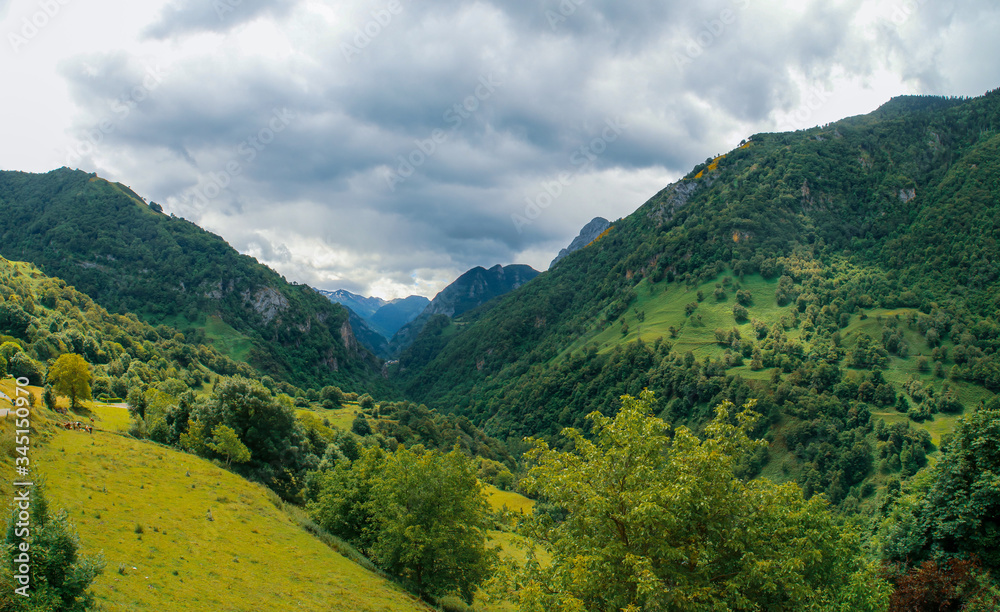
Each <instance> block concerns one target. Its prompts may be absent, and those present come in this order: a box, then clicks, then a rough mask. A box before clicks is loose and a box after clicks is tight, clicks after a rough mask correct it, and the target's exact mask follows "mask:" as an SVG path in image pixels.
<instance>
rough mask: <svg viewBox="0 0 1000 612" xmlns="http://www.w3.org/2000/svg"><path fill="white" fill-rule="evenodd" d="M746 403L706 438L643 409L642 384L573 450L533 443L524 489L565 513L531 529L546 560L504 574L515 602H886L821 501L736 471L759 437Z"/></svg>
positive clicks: (591, 605)
mask: <svg viewBox="0 0 1000 612" xmlns="http://www.w3.org/2000/svg"><path fill="white" fill-rule="evenodd" d="M752 406H753V403H752V402H751V403H748V404H747V405H746V406H744V410H743V411H742V412H740V413H739V414H735V415H734V414H732V413H733V405H732V404H729V403H726V404H723V405H722V406H720V407H719V408H718V410H717V416H716V418H715V419H714V420H713V421H712V422H711V423H710V424H709V425H708V427H707V428H706V429H705V437H704V439H703V440H702V439H699V438H698V437H697V436H696V435H695V434H694V433H693V432H692V431H690V430H688V429H687V428H684V427H680V428H677V429H676V430H673V431H671V429H670V427H669V426H668V425H667V424H666V423H665V422H663V421H662V420H660V419H657V418H654V417H650V416H647V415H648V414H649V413H650V412H651V411H653V409H654V398H653V394H652V393H651V392H649V391H644V392H643V393H642V394H641V395H640V397H639V398H638V399H635V398H633V397H630V396H625V397H623V398H622V409H621V411H620V412H619V413H618V415H617V416H616V417H614V418H609V417H604V416H601V415H600V414H598V413H594V414H592V415H590V417H589V418H590V419H591V420H592V421H593V426H594V439H593V441H591V440H589V439H587V438H585V437H584V436H583V434H581V433H580V432H579V431H577V430H574V429H567V430H565V432H564V434H565V436H566V438H568V441H569V443H570V447H571V448H572V450H571V451H567V452H562V451H557V450H553V449H552V448H550V447H549V446H548V444H546V443H545V442H542V441H536V442H535V446H534V448H533V449H532V450H530V451H529V452H528V454H527V455H528V458H529V461H531V462H533V463H534V464H535V466H534V467H533V468H532V469H531V471H530V472H529V475H528V477H527V480H526V482H525V486H526V487H527V488H528V490H529V491H530V492H532V493H535V494H537V495H540V496H541V497H542V498H544V499H546V500H548V501H550V502H551V503H552V504H555V505H556V506H557V507H559V508H562V509H563V510H564V511H565V512H566V518H565V520H563V521H562V522H554V521H553V520H552V519H551V518H550V517H549V516H548V515H537V516H536V519H535V521H534V522H533V524H532V526H531V527H530V529H529V532H530V534H531V535H532V536H534V537H535V538H536V539H537V540H538V541H539V542H541V543H543V544H544V545H545V547H546V548H547V549H548V550H549V552H550V553H551V555H552V562H551V564H547V565H544V566H543V565H541V564H539V563H537V562H534V561H529V563H528V564H527V565H526V566H525V567H524V568H523V569H520V570H512V573H511V575H510V576H508V578H507V582H506V586H507V588H508V589H509V592H510V593H511V594H512V596H513V597H514V598H515V599H516V601H517V603H518V605H519V606H520V609H521V610H524V611H531V612H542V611H546V612H553V611H569V610H573V611H595V612H596V611H602V612H603V611H611V610H615V611H618V610H630V611H633V610H634V611H638V610H646V611H659V610H664V611H668V610H669V611H673V610H676V611H678V612H679V611H684V612H691V611H697V610H772V611H778V610H844V611H846V610H852V611H859V610H881V609H884V608H885V605H886V603H887V601H888V592H889V591H888V585H887V584H886V583H885V582H884V581H883V580H881V579H880V578H879V577H878V571H877V567H876V566H875V565H874V564H873V563H870V562H868V561H866V559H865V558H864V557H863V555H862V552H861V547H860V542H859V538H858V535H857V534H856V533H855V532H854V531H852V530H851V529H847V528H845V527H843V526H842V525H840V524H839V523H838V521H837V520H836V519H835V518H834V516H833V515H832V514H831V513H830V511H829V510H828V508H827V503H826V502H825V501H824V500H823V499H822V498H821V497H814V498H813V499H811V500H809V501H806V500H805V499H804V498H803V496H802V492H801V491H800V490H799V488H798V487H797V486H795V485H794V484H790V483H787V484H783V485H777V484H774V483H773V482H771V481H768V480H766V479H761V480H754V481H750V482H745V481H743V480H741V479H739V478H738V477H737V476H736V475H735V469H736V467H737V463H738V461H739V459H740V458H741V457H742V456H744V455H746V454H748V453H751V452H753V450H754V449H755V448H756V447H757V446H758V445H760V444H761V442H757V441H753V440H751V439H750V437H749V436H748V432H749V430H750V428H751V427H752V426H753V424H754V422H755V421H756V420H757V418H758V415H757V414H755V413H754V412H752V411H751V408H752Z"/></svg>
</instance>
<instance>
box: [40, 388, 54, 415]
mask: <svg viewBox="0 0 1000 612" xmlns="http://www.w3.org/2000/svg"><path fill="white" fill-rule="evenodd" d="M42 403H43V404H45V407H46V408H48V409H49V410H55V409H56V393H55V391H53V390H52V385H45V389H43V390H42Z"/></svg>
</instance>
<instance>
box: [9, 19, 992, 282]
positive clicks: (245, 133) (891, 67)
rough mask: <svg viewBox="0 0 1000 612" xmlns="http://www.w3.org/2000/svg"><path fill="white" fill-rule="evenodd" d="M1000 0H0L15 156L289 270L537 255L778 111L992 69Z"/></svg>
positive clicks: (800, 114) (832, 113)
mask: <svg viewBox="0 0 1000 612" xmlns="http://www.w3.org/2000/svg"><path fill="white" fill-rule="evenodd" d="M997 32H1000V7H998V6H997V3H996V2H995V0H963V1H951V0H879V1H869V0H796V1H794V2H792V1H781V0H775V1H766V0H704V1H701V2H690V1H682V0H516V1H515V0H482V1H475V2H470V1H458V0H423V1H421V2H417V1H414V0H357V1H348V0H340V1H338V0H169V1H163V0H143V1H142V2H138V1H136V2H123V1H121V0H114V1H113V0H0V34H2V36H3V40H2V41H0V46H2V48H0V83H2V84H3V90H2V93H0V117H2V121H0V169H5V170H26V171H33V172H45V171H48V170H52V169H54V168H58V167H60V166H70V167H74V168H77V167H78V168H81V169H84V170H87V171H94V172H97V173H99V174H100V175H101V176H104V177H105V178H108V179H111V180H116V181H121V182H123V183H125V184H127V185H130V186H131V187H132V188H133V189H134V190H136V191H137V192H138V193H140V194H142V195H144V196H146V197H147V198H149V199H151V200H154V201H157V202H159V203H160V204H162V205H163V207H164V208H165V210H166V211H167V212H171V213H174V214H176V215H178V216H182V217H185V218H187V219H190V220H192V221H194V222H195V223H198V224H199V225H201V226H202V227H205V228H206V229H209V230H211V231H213V232H216V233H218V234H220V235H221V236H223V237H224V238H225V239H226V240H227V241H228V242H229V243H230V244H232V245H233V246H234V247H235V248H237V249H238V250H240V251H241V252H244V253H248V254H251V255H253V256H255V257H257V258H258V259H259V260H261V261H263V262H265V263H267V264H268V265H270V266H271V267H273V268H274V269H276V270H278V271H279V272H281V273H282V274H284V275H285V276H286V278H288V279H289V280H295V281H299V282H305V283H309V284H311V285H313V286H315V287H319V288H325V289H339V288H345V289H348V290H351V291H355V292H359V293H364V294H369V295H379V296H383V297H389V298H391V297H399V296H405V295H409V294H411V293H417V294H423V295H428V296H433V294H434V293H435V292H436V291H437V290H439V289H441V288H442V287H443V286H444V285H446V284H447V283H449V282H450V281H451V280H453V279H454V278H455V277H456V276H458V275H459V274H460V273H462V272H464V271H465V270H467V269H469V268H471V267H474V266H477V265H482V266H487V267H489V266H491V265H494V264H497V263H502V264H509V263H527V264H530V265H532V266H534V267H536V268H538V269H544V268H545V267H546V266H547V265H548V262H549V261H550V260H551V259H552V257H553V256H554V255H555V254H556V252H557V251H558V250H559V249H560V248H561V247H563V246H565V245H566V244H568V243H569V242H570V240H571V239H572V238H573V237H574V236H575V235H576V233H577V232H578V231H579V229H580V228H581V227H582V226H583V225H584V224H585V223H586V222H587V221H589V220H590V219H591V218H593V217H595V216H598V215H600V216H604V217H607V218H609V219H612V220H613V219H616V218H619V217H622V216H625V215H627V214H629V213H630V212H632V211H633V210H635V209H636V208H637V207H638V206H639V205H641V204H642V203H643V202H644V201H645V200H646V199H648V198H649V197H650V196H652V195H653V194H655V193H656V192H657V191H658V190H660V189H661V188H663V187H664V186H666V185H667V184H669V183H670V182H671V181H673V180H675V179H676V178H678V177H680V176H682V175H683V174H685V173H687V171H688V170H690V168H691V167H692V166H694V165H695V164H697V163H699V162H701V161H704V160H705V158H706V157H709V156H713V155H716V154H719V153H724V152H726V151H728V150H730V149H732V148H733V147H735V146H737V145H738V144H739V142H740V140H741V139H743V138H745V137H747V136H748V135H750V134H753V133H756V132H762V131H774V130H778V129H781V130H785V129H796V128H804V127H811V126H814V125H816V124H821V123H826V122H829V121H833V120H836V119H839V118H842V117H844V116H849V115H855V114H859V113H865V112H869V111H871V110H874V109H875V108H876V107H877V106H878V105H879V104H881V103H883V102H884V101H886V100H887V99H889V98H890V97H892V96H894V95H899V94H904V93H926V94H942V95H966V96H973V95H981V94H982V93H984V92H985V91H986V90H988V89H992V88H995V87H997V86H1000V37H998V36H997V35H996V34H997Z"/></svg>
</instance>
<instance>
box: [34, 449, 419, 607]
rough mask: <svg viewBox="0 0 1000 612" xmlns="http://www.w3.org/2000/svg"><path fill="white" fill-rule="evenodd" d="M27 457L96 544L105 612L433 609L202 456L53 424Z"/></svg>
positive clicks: (86, 543)
mask: <svg viewBox="0 0 1000 612" xmlns="http://www.w3.org/2000/svg"><path fill="white" fill-rule="evenodd" d="M32 464H33V465H37V466H40V467H39V470H40V471H41V472H42V473H44V475H45V477H46V480H47V485H46V486H47V491H48V496H49V500H50V502H51V505H52V506H53V507H55V508H65V509H66V510H67V512H68V513H69V517H70V519H71V520H72V521H73V522H74V523H75V524H76V527H77V530H78V532H79V534H80V540H81V545H82V549H83V551H84V552H85V553H86V554H93V553H96V552H99V551H101V552H103V554H104V557H105V559H106V561H107V569H106V570H105V573H104V575H102V576H101V577H99V578H98V580H97V581H96V582H95V586H94V591H95V593H96V595H97V597H98V601H99V602H100V603H101V604H102V605H103V607H104V609H105V610H109V611H126V610H128V611H131V610H136V611H138V610H163V611H169V610H177V611H181V610H184V611H187V610H213V611H215V610H232V611H245V610H277V609H295V610H317V611H319V610H343V611H345V612H346V611H356V610H357V611H362V610H364V611H368V610H370V611H380V612H382V611H386V612H395V611H399V612H404V611H405V612H410V611H417V610H429V608H427V607H426V606H424V605H423V604H421V603H419V602H417V601H415V600H414V599H413V598H412V597H411V596H410V595H408V594H406V593H405V592H403V591H402V590H401V589H400V588H399V587H397V586H396V585H394V584H392V583H390V582H388V581H386V580H385V579H383V578H380V577H379V576H377V575H375V574H373V573H371V572H369V571H368V570H365V569H364V568H362V567H361V566H359V565H356V564H354V563H353V562H351V561H349V560H348V559H346V558H345V557H343V556H341V555H340V554H338V553H336V552H334V551H333V550H331V549H330V548H328V547H327V546H326V545H324V544H323V543H321V542H320V541H319V540H317V539H316V538H314V537H313V536H311V535H309V534H307V533H306V532H305V531H303V530H302V529H301V528H300V527H299V526H298V525H297V524H296V523H295V522H294V521H293V520H292V519H291V518H290V517H289V516H288V515H287V514H285V513H284V512H282V511H280V510H279V509H278V508H277V507H276V506H275V504H274V503H272V501H271V499H272V498H273V496H272V495H270V494H269V493H268V492H267V490H266V489H264V488H263V487H261V486H259V485H255V484H252V483H249V482H247V481H246V480H244V479H242V478H240V477H239V476H236V475H234V474H231V473H229V472H227V471H225V470H223V469H221V468H219V467H217V466H215V465H214V464H212V463H210V462H208V461H205V460H203V459H200V458H197V457H194V456H192V455H187V454H184V453H181V452H178V451H175V450H172V449H169V448H166V447H161V446H157V445H154V444H151V443H147V442H140V441H137V440H134V439H131V438H128V437H125V436H120V435H117V434H113V433H106V432H95V433H94V434H93V435H90V434H86V433H81V432H75V431H58V432H56V433H55V435H54V436H53V437H52V438H51V440H49V441H48V442H47V444H45V445H44V446H42V447H40V448H38V447H36V448H35V449H34V455H33V461H32ZM210 516H211V518H209V517H210Z"/></svg>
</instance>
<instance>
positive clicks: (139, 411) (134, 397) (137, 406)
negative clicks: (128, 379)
mask: <svg viewBox="0 0 1000 612" xmlns="http://www.w3.org/2000/svg"><path fill="white" fill-rule="evenodd" d="M125 402H126V404H127V405H128V409H129V412H131V413H132V414H133V415H134V416H135V417H136V418H138V419H139V420H145V418H146V409H147V408H148V407H149V406H148V404H147V403H146V394H145V393H144V392H143V390H142V388H141V387H140V386H138V385H134V386H133V387H132V388H131V389H129V390H128V396H126V398H125Z"/></svg>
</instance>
